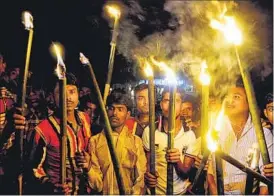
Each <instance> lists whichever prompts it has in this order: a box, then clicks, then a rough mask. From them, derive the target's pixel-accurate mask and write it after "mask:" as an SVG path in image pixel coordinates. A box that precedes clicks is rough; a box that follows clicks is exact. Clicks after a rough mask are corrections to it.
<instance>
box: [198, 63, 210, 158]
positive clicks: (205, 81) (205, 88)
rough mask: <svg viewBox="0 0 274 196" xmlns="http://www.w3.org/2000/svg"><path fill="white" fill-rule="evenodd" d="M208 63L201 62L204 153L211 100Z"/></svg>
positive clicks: (203, 150)
mask: <svg viewBox="0 0 274 196" xmlns="http://www.w3.org/2000/svg"><path fill="white" fill-rule="evenodd" d="M206 69H207V64H206V61H203V62H202V64H201V73H200V78H199V79H200V82H201V84H202V101H201V129H202V140H201V141H202V148H201V150H202V153H203V154H204V153H205V150H207V148H206V144H205V135H206V133H207V131H208V123H209V119H208V100H209V84H210V76H209V74H208V73H206Z"/></svg>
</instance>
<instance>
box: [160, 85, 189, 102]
mask: <svg viewBox="0 0 274 196" xmlns="http://www.w3.org/2000/svg"><path fill="white" fill-rule="evenodd" d="M176 92H177V93H180V95H181V100H183V97H184V92H185V91H184V89H183V88H181V87H177V88H176ZM166 93H169V87H168V86H166V87H165V88H164V90H163V92H162V99H163V97H164V95H165V94H166Z"/></svg>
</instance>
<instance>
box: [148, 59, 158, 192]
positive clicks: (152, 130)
mask: <svg viewBox="0 0 274 196" xmlns="http://www.w3.org/2000/svg"><path fill="white" fill-rule="evenodd" d="M145 73H146V75H147V77H148V98H149V149H150V161H149V163H150V173H152V174H153V175H155V173H156V169H155V86H154V77H153V70H152V68H151V66H150V64H149V63H148V62H146V65H145ZM150 192H151V195H155V194H156V192H155V188H150Z"/></svg>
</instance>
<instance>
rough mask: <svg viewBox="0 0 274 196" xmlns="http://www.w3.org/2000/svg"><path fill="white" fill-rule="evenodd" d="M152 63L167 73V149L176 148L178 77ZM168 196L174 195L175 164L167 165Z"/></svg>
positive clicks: (152, 59)
mask: <svg viewBox="0 0 274 196" xmlns="http://www.w3.org/2000/svg"><path fill="white" fill-rule="evenodd" d="M151 61H152V62H153V63H154V64H155V65H157V66H159V67H160V69H162V70H163V71H165V73H166V76H167V80H168V82H169V112H168V142H167V148H168V149H172V148H174V132H175V117H176V116H175V99H176V91H177V90H176V89H177V86H176V77H175V74H174V72H173V71H172V70H171V69H170V68H169V67H168V66H167V65H166V64H165V63H164V62H158V61H156V60H155V59H154V58H151ZM166 194H167V195H173V164H172V163H167V187H166Z"/></svg>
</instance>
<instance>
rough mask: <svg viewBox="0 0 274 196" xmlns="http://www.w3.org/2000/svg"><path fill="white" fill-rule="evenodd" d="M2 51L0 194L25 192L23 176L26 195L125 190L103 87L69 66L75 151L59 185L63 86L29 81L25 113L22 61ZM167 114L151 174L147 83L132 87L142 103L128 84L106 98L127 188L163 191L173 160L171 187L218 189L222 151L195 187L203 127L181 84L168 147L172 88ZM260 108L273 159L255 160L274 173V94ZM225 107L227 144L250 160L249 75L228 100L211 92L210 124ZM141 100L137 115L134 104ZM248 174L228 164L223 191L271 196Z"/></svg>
mask: <svg viewBox="0 0 274 196" xmlns="http://www.w3.org/2000/svg"><path fill="white" fill-rule="evenodd" d="M5 69H6V63H5V61H4V58H3V56H0V77H1V78H0V81H1V83H0V88H1V94H0V107H1V109H0V194H18V193H19V188H18V187H19V184H18V176H19V175H20V174H23V194H36V195H40V194H49V195H51V194H119V187H118V183H117V180H116V175H115V170H114V165H113V162H112V157H111V154H110V150H109V147H108V142H107V138H106V134H105V131H104V129H105V126H104V122H103V118H102V117H101V115H102V114H101V111H100V108H99V104H98V100H97V98H96V94H95V92H92V91H91V89H90V88H88V87H86V86H79V81H78V80H77V78H76V77H75V76H74V75H73V74H71V73H67V74H66V78H67V86H66V93H67V100H66V101H67V111H66V112H67V132H68V141H67V155H66V166H65V167H66V180H65V183H64V184H62V183H61V182H60V172H61V155H60V152H61V138H60V118H61V114H62V113H61V111H60V107H59V95H60V92H59V85H58V80H57V77H53V79H52V81H51V82H50V83H52V84H51V85H48V86H47V90H44V89H41V87H37V86H36V85H35V84H29V88H28V92H27V95H28V96H27V105H26V108H25V111H24V113H22V108H19V107H18V105H17V102H18V99H19V97H20V94H19V93H18V84H19V83H20V82H18V76H19V73H20V69H19V68H14V69H10V70H9V71H8V72H6V71H5ZM161 97H162V98H161V101H160V103H159V104H160V108H161V112H160V113H161V115H159V116H156V122H155V125H156V130H155V158H156V161H155V166H156V173H153V172H151V171H150V138H149V137H150V130H149V97H148V85H147V84H145V83H143V84H139V85H137V86H136V87H135V89H134V100H132V99H131V96H130V95H128V93H127V92H126V91H124V90H122V89H114V90H112V91H111V92H110V94H109V95H108V98H107V102H106V110H107V115H108V118H109V120H110V125H111V128H112V133H111V135H112V140H113V145H114V148H115V152H116V156H117V159H118V160H119V163H120V169H121V176H122V179H123V184H124V187H125V193H126V194H134V195H143V194H150V193H151V192H150V188H155V189H156V194H161V195H165V194H166V187H167V164H168V163H172V164H173V166H174V174H173V194H180V195H181V194H190V193H191V194H193V193H194V194H217V182H216V168H215V165H214V163H215V162H214V154H212V156H210V158H209V159H208V162H207V166H206V167H205V170H204V172H203V174H202V177H201V179H200V181H199V183H198V189H196V190H191V187H192V183H193V179H194V177H195V174H196V172H197V169H198V168H199V167H200V164H201V159H202V155H203V153H202V151H204V149H202V145H201V143H202V129H201V123H200V112H199V107H200V106H199V101H198V100H197V98H195V97H193V96H191V95H188V94H186V92H184V90H183V89H181V88H177V90H176V98H175V130H174V148H172V149H168V143H167V141H168V134H167V132H168V117H169V101H170V100H169V97H170V92H169V90H168V88H165V89H164V90H163V92H162V95H161ZM264 101H265V102H264V104H263V105H264V108H261V111H262V112H261V113H262V116H261V117H262V126H263V130H264V136H265V142H266V145H267V149H268V153H269V156H270V160H271V162H270V163H269V164H266V165H264V164H263V162H262V157H261V156H259V158H258V159H257V160H255V163H256V164H255V167H254V168H253V169H254V170H256V171H258V172H260V173H261V174H262V175H264V176H265V177H267V178H269V179H271V180H272V178H273V163H272V162H273V152H272V149H273V92H267V94H266V96H265V100H264ZM222 104H224V109H225V118H224V119H223V122H222V128H221V129H220V130H221V132H220V134H219V138H218V139H219V144H220V146H221V149H222V150H223V151H224V152H225V153H227V154H229V155H230V156H232V157H234V158H236V159H237V160H238V161H240V162H241V163H243V164H245V165H247V166H249V167H251V166H250V165H249V162H247V158H248V156H249V152H250V149H252V148H254V145H256V144H257V143H258V140H257V137H256V134H255V128H254V124H253V122H252V118H251V115H250V110H249V106H248V101H247V96H246V92H245V88H244V86H243V84H242V83H241V82H239V81H238V82H237V83H235V84H231V86H230V88H229V89H228V91H227V93H226V96H225V97H223V98H220V97H217V96H214V93H211V95H210V99H209V106H208V108H209V111H208V114H209V124H210V126H214V124H215V123H216V118H217V114H218V112H219V111H220V109H221V108H222ZM133 107H136V111H137V112H136V115H135V116H133V115H132V113H131V111H132V109H133ZM22 135H23V139H24V142H23V144H24V145H23V160H22V159H20V153H21V151H20V150H21V149H20V145H19V144H20V136H22ZM254 157H255V156H254ZM246 180H247V174H246V173H245V172H243V171H241V170H240V169H238V168H236V167H235V166H233V165H231V164H229V163H227V162H225V161H223V181H224V192H225V194H239V195H241V194H245V188H246V186H253V187H252V190H253V192H252V193H253V194H271V191H272V190H269V189H268V188H269V187H268V186H267V185H266V184H264V183H252V184H248V183H246Z"/></svg>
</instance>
